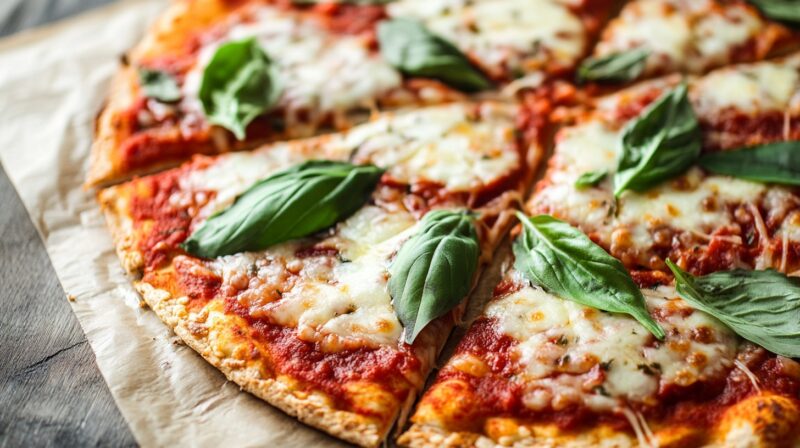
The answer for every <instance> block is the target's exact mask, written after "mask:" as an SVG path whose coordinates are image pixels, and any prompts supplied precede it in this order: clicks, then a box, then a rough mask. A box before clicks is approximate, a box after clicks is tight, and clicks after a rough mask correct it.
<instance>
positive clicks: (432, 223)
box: [87, 0, 800, 448]
mask: <svg viewBox="0 0 800 448" xmlns="http://www.w3.org/2000/svg"><path fill="white" fill-rule="evenodd" d="M615 12H618V14H617V17H616V18H613V16H614V13H615ZM607 19H610V22H609V25H608V26H607V27H606V28H605V31H604V32H602V37H600V36H601V31H602V30H601V28H602V26H603V24H604V23H605V22H606V20H607ZM798 23H800V10H797V9H794V8H793V7H792V5H791V2H790V0H752V1H749V2H744V1H739V0H731V1H727V0H703V1H697V2H690V1H683V0H680V1H678V0H633V1H630V2H627V3H626V2H615V1H611V0H601V1H590V0H395V1H389V2H385V1H355V2H341V3H330V2H316V1H311V2H300V1H298V2H289V1H283V0H280V1H267V0H176V1H175V2H174V3H173V5H172V6H171V7H170V9H169V10H168V12H167V13H166V14H165V15H164V16H163V17H161V19H160V20H159V21H158V23H157V24H156V25H155V27H154V28H153V29H152V30H151V31H150V32H149V34H148V35H147V37H146V38H145V39H144V40H143V41H142V42H141V43H140V45H138V46H137V47H136V48H135V49H134V50H133V51H132V52H131V53H130V54H129V55H128V56H127V57H126V58H125V61H124V62H125V66H124V67H123V69H122V71H121V72H120V74H119V75H118V76H117V79H116V81H115V83H114V84H113V90H112V94H111V97H110V100H109V103H108V105H107V107H106V108H105V110H104V111H103V112H102V113H101V115H100V117H99V120H98V129H97V138H96V141H95V144H94V147H93V151H92V160H91V166H90V172H89V176H88V180H87V184H88V185H93V186H97V185H104V184H108V183H113V182H119V181H121V180H125V179H129V178H130V177H132V176H136V175H137V174H144V173H148V172H155V171H158V170H160V169H164V168H171V169H167V170H165V171H161V172H157V173H153V174H150V175H148V176H145V177H134V178H133V179H132V180H128V181H127V182H124V183H121V184H118V185H116V186H111V187H107V188H105V189H103V190H101V191H100V192H99V194H98V199H99V201H100V204H101V207H102V209H103V211H104V213H105V215H106V218H107V221H108V223H109V226H110V228H111V231H112V233H113V235H114V240H115V244H116V246H117V252H118V254H119V256H120V258H121V260H122V264H123V266H124V268H125V270H126V271H127V272H128V273H130V274H131V275H132V276H133V277H134V278H135V280H134V284H135V286H136V288H137V290H138V291H139V292H140V293H141V294H142V296H143V297H144V300H145V302H146V303H147V304H148V305H149V306H150V307H151V308H152V309H153V310H154V311H155V312H156V314H157V315H158V316H159V317H160V318H161V319H162V320H163V321H164V322H165V323H166V324H167V325H169V326H170V328H172V329H173V330H174V331H175V333H176V334H177V335H178V336H179V337H180V338H181V339H183V340H184V341H185V342H186V343H187V344H188V345H189V346H191V347H192V348H193V349H195V350H196V351H197V352H198V353H200V354H201V355H202V356H203V357H204V358H205V359H206V360H208V361H209V363H211V364H212V365H214V366H215V367H216V368H218V369H219V370H220V371H222V372H223V373H224V374H225V375H226V376H227V377H228V378H229V379H230V380H231V381H234V382H236V383H237V384H239V385H240V386H241V387H242V388H243V389H245V390H247V391H248V392H250V393H252V394H254V395H256V396H258V397H260V398H262V399H264V400H266V401H267V402H269V403H271V404H273V405H274V406H276V407H278V408H280V409H282V410H284V411H286V412H287V413H288V414H290V415H293V416H296V417H297V418H298V419H300V420H301V421H303V422H305V423H308V424H310V425H312V426H315V427H317V428H320V429H322V430H324V431H327V432H328V433H330V434H332V435H334V436H337V437H340V438H342V439H344V440H347V441H349V442H352V443H355V444H358V445H362V446H378V445H380V444H381V443H384V442H387V441H391V439H390V437H389V433H390V431H391V429H392V427H393V426H395V425H397V429H398V434H400V433H402V435H401V436H400V437H399V438H398V439H397V440H396V441H397V443H398V444H400V445H403V446H412V447H417V446H437V447H438V446H477V447H484V446H495V445H502V446H537V447H538V446H541V447H555V446H569V447H588V446H608V447H612V446H613V447H627V446H639V447H662V448H664V447H676V448H677V447H700V446H714V447H728V446H740V447H751V446H752V447H755V446H758V447H761V446H764V447H776V448H777V447H783V446H787V447H788V446H798V445H800V431H798V430H797V428H798V427H799V426H800V364H798V362H797V361H796V360H795V359H796V358H800V336H798V335H800V323H798V322H800V279H798V278H797V276H798V274H800V190H798V188H800V181H799V180H798V176H799V175H800V54H795V55H790V56H786V57H784V58H783V59H772V60H764V59H765V58H767V57H773V56H775V55H777V54H779V53H785V52H788V51H789V50H790V49H791V48H794V47H795V46H797V45H798V44H799V43H800V39H799V38H798V36H800V34H798V32H797V31H796V30H793V27H795V26H796V25H797V24H798ZM598 37H600V42H599V43H597V42H595V40H596V39H597V38H598ZM595 44H596V45H595ZM592 49H594V50H593V51H592ZM587 54H593V55H594V56H593V57H591V58H589V59H586V60H584V59H583V58H584V57H585V56H586V55H587ZM582 61H583V62H582ZM739 62H747V63H746V64H740V65H728V64H732V63H739ZM712 70H713V71H712ZM662 74H666V75H667V76H666V77H663V78H659V79H653V80H649V81H645V82H641V83H639V84H635V85H632V86H628V87H627V88H625V89H624V90H618V91H615V92H612V91H610V90H609V91H608V92H606V93H607V94H606V95H605V96H595V95H597V92H598V91H599V90H600V89H598V88H597V85H592V86H589V87H586V88H584V86H582V85H581V84H583V83H584V82H587V81H615V82H628V81H634V80H637V79H641V78H645V77H652V76H656V75H662ZM575 76H577V81H578V82H577V83H575V84H574V85H573V84H572V83H571V81H572V80H573V79H574V78H575ZM613 88H615V87H614V86H613V83H611V84H608V85H606V86H604V87H603V91H605V89H613ZM556 105H559V107H556ZM390 109H391V110H390ZM324 131H329V132H330V133H328V134H324V135H318V134H320V133H321V132H324ZM550 146H552V147H553V154H552V156H551V158H550V159H549V162H548V164H547V168H546V170H544V173H543V174H542V176H541V178H540V179H539V180H538V182H536V183H535V187H533V185H534V181H535V180H536V174H537V171H538V168H539V165H540V161H541V159H542V157H543V155H544V154H545V152H546V149H547V148H549V147H550ZM247 149H252V151H249V152H248V151H245V150H247ZM233 150H240V151H239V152H235V153H227V152H228V151H233ZM221 153H226V154H221ZM181 163H182V164H181ZM532 187H533V188H532ZM530 190H533V191H530ZM520 209H522V210H520ZM523 212H524V213H523ZM515 215H516V217H517V220H518V221H519V225H518V226H517V227H516V228H515V230H514V231H513V232H512V236H513V238H512V240H513V243H512V252H513V255H512V254H507V255H506V256H504V257H500V261H502V262H503V266H504V268H503V269H502V272H503V274H502V278H501V279H499V280H498V279H492V278H491V277H489V278H488V279H487V280H486V281H485V282H484V283H494V284H493V285H492V286H494V292H493V296H492V298H491V300H490V301H489V303H488V305H486V308H485V309H483V312H482V314H480V316H479V317H478V318H477V319H476V320H475V321H474V322H472V323H471V324H470V325H469V327H468V329H467V331H466V336H464V337H463V339H462V340H461V341H460V343H459V344H458V346H457V347H456V349H455V353H454V354H453V355H452V356H450V357H449V358H448V359H446V360H444V361H443V364H444V367H443V368H442V369H441V371H440V372H439V374H438V377H437V378H436V379H435V381H434V382H433V384H432V386H431V387H430V388H429V390H428V391H427V392H426V393H424V394H423V397H422V398H421V399H420V401H419V403H418V404H417V405H416V407H414V402H415V399H416V397H417V395H418V394H419V393H421V392H422V391H423V387H424V385H425V383H426V379H427V376H428V374H429V373H430V371H431V370H432V368H433V367H434V364H435V362H436V358H437V356H438V354H439V352H440V351H441V350H442V348H443V346H444V345H445V342H446V340H447V339H448V337H449V335H450V333H451V330H452V329H453V327H454V326H455V325H456V324H457V323H458V322H459V321H460V319H461V318H462V315H463V314H464V311H465V309H466V306H467V297H468V296H469V295H470V293H471V291H472V289H473V288H474V286H475V285H476V284H478V279H479V277H480V275H481V272H482V271H483V268H484V267H486V265H487V264H488V263H489V262H490V260H491V259H492V258H493V254H494V252H495V249H496V248H497V247H498V246H499V245H501V242H502V241H505V240H506V234H507V232H508V231H509V229H510V228H511V227H512V224H513V217H514V216H515ZM483 305H484V304H480V303H476V304H473V305H472V306H473V309H475V310H476V311H478V312H480V310H481V308H479V307H481V306H483ZM471 314H475V313H471ZM409 415H413V417H412V418H411V425H410V427H406V424H405V420H406V417H407V416H409Z"/></svg>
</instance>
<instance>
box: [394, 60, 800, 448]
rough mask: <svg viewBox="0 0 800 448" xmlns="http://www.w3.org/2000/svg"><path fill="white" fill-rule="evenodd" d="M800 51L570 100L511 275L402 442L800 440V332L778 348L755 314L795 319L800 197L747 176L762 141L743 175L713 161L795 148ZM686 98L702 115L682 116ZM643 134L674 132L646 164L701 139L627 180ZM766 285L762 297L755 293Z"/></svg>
mask: <svg viewBox="0 0 800 448" xmlns="http://www.w3.org/2000/svg"><path fill="white" fill-rule="evenodd" d="M798 62H800V59H798V58H797V56H793V57H790V58H788V59H785V60H780V61H774V62H762V63H757V64H750V65H738V66H731V67H727V68H723V69H719V70H717V71H714V72H712V73H710V74H708V75H706V76H704V77H701V78H692V79H690V80H688V81H684V83H681V80H680V79H679V78H675V77H673V78H666V79H659V80H656V81H651V82H647V83H644V84H640V85H636V86H634V87H631V88H628V89H625V90H622V91H620V92H618V93H615V94H612V95H609V96H606V97H601V98H598V99H596V100H595V101H594V102H592V104H588V105H586V106H585V107H584V108H582V109H581V110H579V111H575V112H574V113H572V114H566V116H567V117H568V118H569V119H570V120H572V122H571V123H566V124H565V126H564V127H563V128H561V129H560V130H559V131H558V133H557V135H556V136H555V148H554V154H553V156H552V157H551V158H550V161H549V163H548V168H547V170H546V172H545V173H544V176H543V178H542V179H541V180H540V181H539V182H538V183H537V185H536V187H535V189H534V192H533V194H532V196H531V198H530V199H529V200H528V201H527V203H526V207H525V210H526V213H527V215H529V216H530V218H529V217H527V216H520V220H521V222H523V225H522V229H521V230H519V229H518V230H516V231H515V233H516V234H518V235H517V236H516V237H515V239H514V249H513V254H509V255H508V256H507V259H506V261H505V262H504V266H505V273H504V275H503V277H502V279H501V280H500V281H499V282H498V283H497V284H496V287H495V289H494V293H493V296H492V298H491V300H490V301H489V303H488V304H487V305H486V308H485V309H484V310H483V312H482V314H481V315H480V316H479V317H478V318H477V319H476V320H475V321H474V322H473V323H472V324H471V326H470V328H469V329H468V331H467V332H466V335H465V336H464V337H463V338H462V339H461V341H460V342H459V344H458V346H457V347H456V349H455V351H454V354H453V355H452V356H451V357H450V358H449V359H448V360H447V363H446V364H445V366H444V367H443V368H442V369H441V370H440V372H439V373H438V375H437V378H436V380H435V382H434V383H433V385H432V386H431V387H430V388H429V389H428V391H427V392H426V393H425V394H424V396H423V397H422V399H421V400H420V402H419V404H418V405H417V408H416V410H415V413H414V415H413V416H412V418H411V422H412V425H411V427H410V428H409V429H408V431H407V432H406V433H404V434H403V435H402V436H401V438H400V439H399V442H400V444H401V445H404V446H410V447H421V446H494V445H502V446H565V447H586V446H614V447H619V446H640V447H651V446H654V447H662V448H663V447H699V446H748V447H750V446H764V447H767V446H769V447H777V446H795V445H796V444H798V443H800V432H798V431H797V425H798V424H800V364H798V363H797V361H796V360H793V359H792V358H793V357H794V358H796V357H797V356H798V353H799V352H798V351H797V350H796V347H798V345H797V343H796V341H794V342H791V343H790V345H791V347H789V348H788V351H786V349H787V346H784V345H782V343H776V340H773V339H771V337H767V338H762V337H761V336H760V335H756V334H755V333H751V332H749V331H748V330H745V329H744V327H745V326H746V325H748V323H747V320H749V319H756V318H758V319H761V318H764V317H766V318H768V319H770V318H771V317H774V321H773V322H772V323H770V324H769V325H774V326H776V327H780V326H783V325H786V328H788V331H789V332H790V334H797V333H796V331H797V325H796V322H797V321H796V320H794V319H795V318H794V317H793V316H796V312H797V308H795V307H796V305H797V304H798V301H800V295H798V294H800V281H798V280H797V279H794V278H793V277H790V276H786V275H785V274H781V273H780V272H783V273H786V274H790V275H796V271H797V270H798V258H797V254H798V250H797V248H798V242H797V241H796V239H795V233H794V232H793V230H792V229H793V228H794V227H795V226H796V225H797V216H798V206H800V197H798V192H797V190H796V189H795V188H793V187H792V186H791V185H789V186H778V185H775V184H773V182H779V181H778V180H776V178H775V177H772V178H771V179H770V181H768V182H765V180H764V179H763V178H761V179H759V180H758V181H755V180H753V179H754V178H753V177H749V179H747V180H746V179H742V178H741V177H740V176H744V175H746V174H745V173H750V174H752V173H753V172H755V171H758V169H759V167H758V166H757V164H756V162H755V160H756V159H748V160H749V162H750V163H751V164H752V166H748V165H742V164H739V165H737V169H738V172H736V173H735V175H734V174H721V173H719V172H717V170H720V169H721V168H719V166H720V163H719V161H720V160H726V159H725V157H726V156H727V157H730V155H732V154H734V155H736V156H737V157H738V156H740V155H741V154H742V151H749V152H751V153H752V152H757V151H764V150H767V151H772V150H773V149H777V150H780V152H783V153H784V154H783V155H782V157H783V158H782V159H781V162H779V163H781V164H783V163H786V164H790V165H793V162H791V161H790V159H789V157H793V156H789V155H788V154H786V153H787V152H791V151H797V149H798V147H797V144H796V142H797V140H798V139H800V128H798V113H800V109H798V104H800V103H798V102H797V99H798V98H800V96H798V95H800V72H799V71H798V69H800V65H798ZM676 95H677V96H676ZM676 98H679V99H676ZM665 105H666V106H665ZM664 107H673V109H671V110H670V111H669V112H665V111H666V110H669V109H665V108H664ZM690 110H691V111H693V112H694V115H695V116H696V119H693V120H688V119H686V117H684V115H686V113H687V112H688V111H690ZM659 114H660V115H659ZM669 114H672V115H669ZM667 116H669V118H663V119H664V120H665V121H664V122H667V123H673V124H674V129H679V132H678V131H675V132H676V133H675V134H670V135H661V136H660V137H658V138H663V139H661V140H656V143H653V142H652V141H650V140H648V138H649V136H652V133H653V132H655V131H654V129H658V125H656V124H654V120H653V119H654V118H658V117H667ZM643 117H647V118H646V119H645V118H643ZM670 120H673V121H670ZM645 121H646V123H645V124H644V125H643V124H641V123H643V122H645ZM690 121H691V122H693V124H694V128H693V129H691V127H690V126H688V125H687V123H688V122H690ZM658 123H662V122H658ZM662 124H663V123H662ZM642 130H644V132H645V133H650V134H645V135H644V136H642V135H640V134H639V133H640V132H641V131H642ZM690 137H691V139H690ZM637 139H638V140H637ZM641 139H644V141H643V142H642V143H641V145H642V146H643V147H650V145H661V147H663V148H665V149H663V151H673V153H670V154H669V155H659V154H658V153H655V152H654V153H652V154H650V155H648V156H642V159H645V158H647V157H651V158H654V159H652V160H655V162H653V164H651V165H645V166H646V167H649V169H650V170H651V172H658V173H662V171H661V170H665V169H666V168H665V167H668V166H671V165H674V164H675V162H674V161H675V160H676V159H677V158H678V155H677V154H680V153H682V154H686V153H691V152H692V151H693V149H692V147H694V146H696V150H697V154H696V155H695V156H694V157H696V159H691V158H690V160H689V161H688V163H687V164H684V166H681V167H680V168H679V169H678V172H676V173H673V174H672V175H671V177H668V178H667V179H659V180H658V181H657V182H651V181H650V179H648V178H646V177H644V176H645V174H642V173H643V172H646V169H643V171H640V172H637V175H638V176H639V177H637V178H635V179H636V181H637V182H638V183H637V182H633V181H630V180H629V179H630V178H629V177H626V175H625V174H626V173H625V171H627V170H629V169H630V168H629V167H628V166H627V165H626V164H625V160H626V157H630V155H628V156H625V155H620V154H619V153H620V152H623V151H627V149H626V145H636V144H637V143H636V142H638V141H639V140H641ZM670 139H675V140H674V141H671V140H670ZM692 139H693V140H694V143H692V142H691V140H692ZM787 142H788V143H787ZM741 148H746V149H741ZM643 151H646V149H643ZM735 153H738V154H735ZM653 154H655V155H653ZM745 154H746V153H745ZM659 157H660V158H659ZM694 160H697V162H696V163H693V162H694ZM759 160H760V161H761V162H762V163H765V160H766V159H763V158H762V159H759ZM729 166H730V165H728V167H729ZM615 170H619V172H622V173H623V174H622V175H619V174H618V172H615ZM660 175H661V174H660ZM756 177H758V176H756ZM779 183H784V184H785V183H786V182H782V181H781V182H779ZM619 185H624V186H628V187H629V188H625V189H622V190H621V191H620V189H619ZM612 256H613V257H612ZM767 269H769V270H767ZM695 276H696V277H695ZM623 277H624V278H623ZM766 278H770V279H771V280H775V281H774V282H773V281H766V282H765V281H764V280H765V279H766ZM625 279H627V280H625ZM750 282H752V287H748V286H746V285H749V284H751V283H750ZM712 284H713V286H711V285H712ZM779 284H780V285H782V286H780V287H778V286H777V285H779ZM782 287H786V288H787V290H785V291H784V290H782V289H781V288H782ZM773 288H774V289H773ZM743 289H748V292H747V293H743V292H742V291H743ZM576 291H577V292H576ZM779 291H781V292H779ZM788 291H791V292H788ZM783 292H786V294H785V295H782V294H783ZM730 293H732V294H730ZM633 297H639V299H638V300H639V305H638V306H634V304H635V303H636V301H635V300H634V299H633ZM715 300H716V301H715ZM762 300H763V301H764V302H761V301H762ZM769 301H771V302H772V305H771V306H770V307H769V309H768V310H767V311H765V314H764V315H762V316H761V317H757V316H753V315H752V314H751V313H750V312H749V311H753V310H756V309H758V308H759V306H760V305H759V303H765V302H769ZM621 302H624V303H622V305H621V304H620V303H621ZM737 303H738V305H737ZM739 306H741V307H742V308H739V309H738V310H737V311H733V309H734V308H737V307H739ZM742 309H747V310H748V311H742ZM790 309H791V310H793V311H789V310H790ZM637 310H638V313H637ZM784 311H785V312H784ZM754 314H757V313H754ZM643 316H644V317H643ZM632 317H633V318H632ZM742 319H745V320H744V321H742ZM648 325H652V327H648ZM734 330H736V331H734ZM760 331H762V332H764V333H767V334H771V336H777V334H778V332H779V331H780V330H777V329H776V330H775V333H772V332H771V330H767V329H762V330H760ZM765 346H766V347H769V348H766V347H765ZM776 352H778V353H776Z"/></svg>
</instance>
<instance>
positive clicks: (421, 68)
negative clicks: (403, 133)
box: [378, 18, 491, 92]
mask: <svg viewBox="0 0 800 448" xmlns="http://www.w3.org/2000/svg"><path fill="white" fill-rule="evenodd" d="M378 43H379V45H380V50H381V55H383V57H384V58H385V59H386V61H388V62H389V63H390V64H391V65H392V66H394V67H395V68H397V69H398V70H400V71H401V72H403V73H405V74H407V75H411V76H423V77H428V78H433V79H438V80H439V81H442V82H443V83H445V84H448V85H450V86H453V87H455V88H457V89H461V90H464V91H468V92H472V91H478V90H485V89H488V88H489V87H491V83H490V82H489V80H487V79H486V77H485V76H484V75H483V73H481V72H480V71H479V70H478V69H477V68H475V67H474V66H473V65H472V64H471V63H470V61H469V59H468V58H467V57H466V56H465V55H464V54H463V53H462V52H461V50H459V49H458V48H456V46H455V45H453V44H451V43H450V42H448V41H447V40H445V39H443V38H441V37H439V36H437V35H435V34H433V33H431V32H430V31H428V29H427V28H425V26H424V25H423V24H422V23H420V22H418V21H416V20H411V19H403V18H398V19H391V20H386V21H383V22H381V23H380V24H378Z"/></svg>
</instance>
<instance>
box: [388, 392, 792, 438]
mask: <svg viewBox="0 0 800 448" xmlns="http://www.w3.org/2000/svg"><path fill="white" fill-rule="evenodd" d="M511 420H513V419H511ZM798 422H800V404H799V403H798V400H793V399H791V398H788V397H786V396H783V395H775V394H772V393H770V392H761V393H758V394H756V395H753V396H750V397H748V398H746V399H744V400H742V401H740V402H738V403H736V404H735V405H733V406H731V407H730V408H728V409H727V410H726V411H725V412H724V414H723V415H722V417H721V420H720V421H719V422H718V423H717V425H715V426H714V427H713V428H701V427H691V426H665V427H660V428H658V427H654V428H653V429H655V434H654V438H655V439H656V440H657V444H656V446H660V447H662V448H683V447H699V446H708V447H723V446H734V445H735V446H761V447H779V446H795V444H798V443H800V432H797V430H796V428H797V424H798ZM506 425H508V426H509V427H511V428H514V429H517V430H518V429H519V428H522V427H523V426H524V427H525V429H524V430H522V431H519V430H518V431H517V433H516V434H514V435H509V436H506V437H505V438H507V440H503V438H504V437H501V438H500V440H499V441H498V442H499V443H500V444H502V445H504V446H515V447H516V446H520V447H523V446H524V447H542V448H545V447H548V448H550V447H565V448H588V447H619V446H630V447H635V446H640V444H639V441H638V440H637V438H636V437H635V436H633V435H632V434H630V433H628V432H624V431H619V430H616V429H613V428H611V427H609V426H604V425H600V426H596V427H592V428H588V429H584V430H579V431H575V432H565V431H561V430H558V428H556V427H554V426H553V425H546V424H534V425H517V424H516V423H514V422H511V423H506ZM478 431H480V429H478ZM481 442H488V444H489V445H495V444H497V443H498V442H495V441H492V439H490V438H488V437H486V436H485V435H483V434H480V433H477V432H470V431H448V430H446V429H443V428H442V427H440V426H438V425H436V424H429V423H415V424H413V425H411V427H410V428H409V429H408V430H407V431H406V432H405V433H403V435H402V436H401V437H400V438H399V439H398V444H399V445H401V446H404V447H409V448H419V447H426V448H427V447H464V446H478V445H483V444H484V443H481ZM740 444H741V445H740Z"/></svg>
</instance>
